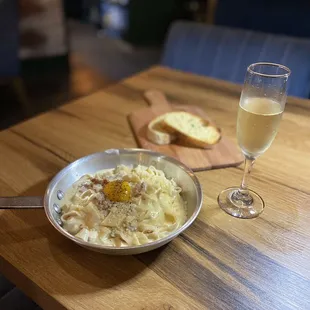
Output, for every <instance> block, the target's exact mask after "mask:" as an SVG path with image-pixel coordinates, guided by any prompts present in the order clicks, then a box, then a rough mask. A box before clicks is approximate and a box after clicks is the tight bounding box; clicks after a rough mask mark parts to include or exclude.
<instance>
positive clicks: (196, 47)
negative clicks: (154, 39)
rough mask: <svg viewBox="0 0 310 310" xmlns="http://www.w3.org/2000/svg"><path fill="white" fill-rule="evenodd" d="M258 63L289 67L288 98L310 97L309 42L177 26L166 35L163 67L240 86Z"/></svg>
mask: <svg viewBox="0 0 310 310" xmlns="http://www.w3.org/2000/svg"><path fill="white" fill-rule="evenodd" d="M259 61H267V62H275V63H281V64H284V65H286V66H288V67H289V68H290V69H291V70H292V75H291V79H290V84H289V89H288V93H289V95H291V96H297V97H302V98H309V97H310V40H309V41H308V40H303V39H297V38H293V37H287V36H278V35H272V34H267V33H261V32H254V31H247V30H242V29H234V28H226V27H221V26H213V25H204V24H199V23H192V22H176V23H174V24H173V25H172V27H171V29H170V31H169V35H168V39H167V41H166V46H165V50H164V55H163V59H162V64H163V65H165V66H168V67H171V68H174V69H179V70H183V71H186V72H192V73H196V74H200V75H206V76H210V77H214V78H218V79H222V80H227V81H231V82H235V83H243V79H244V75H245V71H246V68H247V66H248V65H250V64H251V63H255V62H259Z"/></svg>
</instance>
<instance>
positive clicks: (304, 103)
mask: <svg viewBox="0 0 310 310" xmlns="http://www.w3.org/2000/svg"><path fill="white" fill-rule="evenodd" d="M149 88H157V89H160V90H162V91H164V92H165V93H166V94H167V95H168V96H169V98H170V99H171V100H177V101H178V102H180V103H186V104H196V105H199V106H201V107H203V108H204V109H205V110H206V111H207V112H208V113H209V115H210V116H211V118H213V119H214V120H216V121H217V122H218V124H219V125H220V126H221V127H222V129H223V132H224V134H226V135H227V136H230V137H231V138H232V139H234V140H235V129H236V128H235V126H236V111H237V106H238V99H239V95H240V86H236V85H232V84H229V83H226V82H222V81H216V80H213V79H210V78H203V77H197V76H194V75H189V74H183V73H179V72H175V71H171V70H168V69H165V68H160V67H158V68H154V69H151V70H150V71H147V72H144V73H141V74H139V75H137V76H134V77H132V78H129V79H127V80H125V81H124V82H122V83H119V84H117V85H114V86H111V87H109V88H107V89H105V90H103V91H100V92H97V93H95V94H93V95H91V96H88V97H85V98H83V99H80V100H78V101H75V102H73V103H70V104H68V105H65V106H63V107H62V108H60V109H58V110H54V111H51V112H48V113H46V114H43V115H41V116H39V117H36V118H34V119H32V120H30V121H27V122H25V123H22V124H19V125H17V126H15V127H13V128H11V129H9V130H6V131H4V132H1V133H0V147H1V151H0V162H1V168H0V195H2V196H3V195H42V194H43V193H44V190H45V187H46V186H47V183H48V181H49V180H50V179H51V178H52V177H53V175H55V174H56V173H57V172H58V171H59V170H60V169H62V168H63V167H65V166H66V165H67V164H68V163H69V162H71V161H73V160H75V159H76V158H79V157H81V156H84V155H87V154H89V153H93V152H97V151H100V150H104V149H107V148H115V147H134V146H136V144H135V141H134V138H133V136H132V133H131V131H130V129H129V126H128V123H127V120H126V115H127V114H128V113H129V112H130V111H132V110H134V109H138V108H139V107H142V106H144V105H146V103H145V102H144V101H143V99H142V96H141V94H142V92H143V91H144V90H146V89H149ZM309 137H310V101H308V100H298V99H292V98H290V99H289V100H288V105H287V107H286V111H285V113H284V116H283V121H282V124H281V126H280V131H279V134H278V136H277V138H276V140H275V141H274V143H273V145H272V147H271V148H270V150H268V152H267V153H266V154H265V155H264V156H262V158H260V159H259V160H258V162H257V164H256V167H255V168H254V171H253V178H252V180H251V184H250V185H251V187H252V188H253V189H254V190H256V191H257V192H259V193H260V194H261V195H262V196H263V197H264V199H265V201H266V204H267V206H266V209H265V211H264V213H263V214H262V215H261V216H260V217H259V218H257V219H253V220H240V219H235V218H233V217H231V216H229V215H227V214H226V213H224V212H223V211H222V210H221V209H220V208H219V207H218V206H217V203H216V198H217V195H218V193H219V192H220V190H222V189H224V188H226V187H228V186H232V185H236V184H239V183H240V181H241V175H242V167H238V168H228V169H220V170H212V171H206V172H200V173H197V176H198V178H199V180H200V182H201V184H202V188H203V192H204V204H203V208H202V211H201V213H200V215H199V217H198V219H197V220H196V221H195V223H194V224H193V225H192V226H191V227H190V228H189V229H188V230H187V231H186V232H185V233H184V234H182V235H181V236H180V237H178V238H177V239H175V240H174V241H173V242H171V243H170V244H169V245H168V246H166V247H163V248H161V249H159V250H156V251H154V252H151V253H146V254H143V255H139V256H136V257H131V256H129V257H111V256H105V255H101V254H98V253H92V252H90V251H87V250H84V249H83V248H80V247H78V246H77V245H75V244H74V243H72V242H70V241H68V240H66V239H65V238H64V237H63V236H61V235H60V234H59V233H58V232H57V231H55V229H54V228H53V227H51V225H50V224H49V223H48V221H47V220H46V218H45V215H44V212H43V211H40V210H30V211H25V210H20V211H12V212H11V211H1V213H0V257H1V259H0V269H1V272H2V273H4V275H6V276H7V277H8V278H9V279H10V280H12V281H13V282H14V283H16V284H17V285H18V286H19V287H20V288H21V289H22V290H24V291H25V292H26V293H27V294H28V295H29V296H31V297H32V298H33V299H34V300H35V301H36V302H37V303H38V304H39V305H41V306H42V307H43V308H45V309H53V310H54V309H65V308H67V309H74V310H80V309H87V310H90V309H148V310H149V309H207V308H209V309H281V310H283V309H310V200H309V198H310V195H309V194H310V139H309Z"/></svg>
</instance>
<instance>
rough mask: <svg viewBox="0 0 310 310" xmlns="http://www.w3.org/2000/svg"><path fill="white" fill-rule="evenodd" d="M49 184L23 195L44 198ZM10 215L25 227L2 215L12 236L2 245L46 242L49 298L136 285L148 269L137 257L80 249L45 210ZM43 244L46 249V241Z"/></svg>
mask: <svg viewBox="0 0 310 310" xmlns="http://www.w3.org/2000/svg"><path fill="white" fill-rule="evenodd" d="M49 181H50V180H45V181H42V182H40V183H38V184H36V185H35V186H33V187H31V188H29V189H27V190H26V191H25V192H24V193H22V195H24V196H40V195H43V194H44V192H45V189H46V187H47V185H48V183H49ZM10 212H12V213H13V215H14V216H16V217H18V218H19V219H20V220H21V225H20V228H16V227H15V228H14V227H11V226H10V223H9V221H8V220H7V218H6V216H2V214H0V225H2V227H5V228H7V234H8V235H10V238H5V237H4V236H2V238H0V244H1V245H4V244H12V240H14V241H13V242H14V243H15V242H16V243H19V244H22V243H26V242H28V241H30V240H37V239H46V242H48V247H47V248H45V249H48V250H47V252H46V253H42V249H37V250H36V251H37V252H38V254H39V255H40V256H42V258H43V257H44V255H46V258H47V259H46V262H47V263H46V266H44V267H46V270H48V273H49V274H50V278H49V281H50V283H52V285H51V286H50V287H52V288H51V291H50V292H49V294H61V295H71V294H85V293H87V292H95V291H100V290H102V289H108V288H111V287H116V286H118V285H120V284H122V283H124V282H127V281H134V278H135V277H137V276H138V275H139V273H141V272H143V270H144V269H145V268H147V267H146V266H145V264H143V263H141V262H140V261H139V260H137V259H136V258H134V257H133V256H109V255H104V254H101V253H96V252H92V251H89V250H86V249H84V248H82V247H80V246H78V245H76V244H75V243H73V242H72V241H70V240H68V239H66V238H65V237H64V236H62V235H61V234H59V233H58V232H57V231H56V230H55V229H54V228H53V226H52V225H51V224H50V223H49V221H48V219H47V218H46V216H45V213H44V210H43V209H42V210H38V209H36V210H12V211H10ZM23 223H24V224H25V225H24V224H23ZM10 228H11V229H10ZM12 235H13V236H14V238H12V237H11V236H12ZM41 244H42V248H43V247H44V241H42V243H41ZM40 251H41V253H40ZM43 251H44V250H43ZM40 264H41V263H40ZM41 269H42V265H41V266H40V270H38V271H37V272H40V271H42V270H41ZM53 275H55V276H53ZM53 282H54V283H53Z"/></svg>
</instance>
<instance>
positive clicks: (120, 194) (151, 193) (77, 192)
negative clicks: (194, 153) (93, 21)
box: [61, 165, 187, 247]
mask: <svg viewBox="0 0 310 310" xmlns="http://www.w3.org/2000/svg"><path fill="white" fill-rule="evenodd" d="M181 191H182V189H181V188H180V187H178V186H177V184H176V183H175V181H174V180H169V179H167V178H166V176H165V174H164V172H163V171H161V170H157V169H156V168H154V167H153V166H150V167H145V166H140V165H139V166H137V167H135V168H130V167H126V166H123V165H121V166H118V167H116V168H115V169H111V170H102V171H98V172H97V173H96V174H94V175H85V176H83V177H82V178H81V179H80V180H78V181H77V182H76V183H75V184H74V185H73V186H72V188H71V189H70V190H69V191H68V192H67V193H66V195H65V199H64V204H63V205H62V216H61V219H62V222H63V228H64V229H65V230H66V231H68V232H69V233H70V234H72V235H74V236H75V237H77V238H80V239H82V240H84V241H88V242H92V243H96V244H104V245H109V246H117V247H121V246H133V245H141V244H145V243H148V242H152V241H155V240H158V239H161V238H163V237H165V236H167V235H168V234H170V233H171V232H172V231H175V230H176V229H178V228H179V227H181V226H182V225H183V224H184V222H185V221H186V218H187V212H186V203H185V201H184V200H183V199H182V197H181V195H180V194H181Z"/></svg>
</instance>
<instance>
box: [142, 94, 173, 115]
mask: <svg viewBox="0 0 310 310" xmlns="http://www.w3.org/2000/svg"><path fill="white" fill-rule="evenodd" d="M144 98H145V99H146V101H147V102H148V104H149V105H150V106H151V107H152V109H156V110H157V111H161V112H170V111H171V110H172V108H171V106H170V104H169V102H168V100H167V98H166V96H165V94H164V93H163V92H161V91H159V90H156V89H150V90H147V91H146V92H145V93H144Z"/></svg>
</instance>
